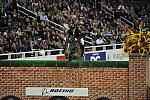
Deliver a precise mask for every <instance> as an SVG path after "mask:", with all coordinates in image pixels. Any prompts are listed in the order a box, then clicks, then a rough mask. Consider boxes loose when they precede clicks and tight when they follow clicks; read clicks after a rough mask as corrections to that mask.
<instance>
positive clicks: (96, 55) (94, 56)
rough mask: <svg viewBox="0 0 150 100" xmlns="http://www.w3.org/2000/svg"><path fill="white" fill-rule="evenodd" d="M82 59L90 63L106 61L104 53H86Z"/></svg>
mask: <svg viewBox="0 0 150 100" xmlns="http://www.w3.org/2000/svg"><path fill="white" fill-rule="evenodd" d="M84 57H85V58H84V59H85V60H90V61H98V60H106V52H92V53H86V54H85V55H84Z"/></svg>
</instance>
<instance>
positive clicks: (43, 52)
mask: <svg viewBox="0 0 150 100" xmlns="http://www.w3.org/2000/svg"><path fill="white" fill-rule="evenodd" d="M63 51H64V50H63V49H55V50H40V51H31V52H18V53H6V54H0V59H1V60H3V59H18V58H27V57H28V58H30V57H39V56H48V55H61V54H63Z"/></svg>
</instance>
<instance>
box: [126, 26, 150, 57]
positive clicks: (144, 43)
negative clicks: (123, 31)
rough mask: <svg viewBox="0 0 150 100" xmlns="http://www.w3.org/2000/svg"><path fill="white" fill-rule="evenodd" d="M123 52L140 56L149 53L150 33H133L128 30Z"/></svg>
mask: <svg viewBox="0 0 150 100" xmlns="http://www.w3.org/2000/svg"><path fill="white" fill-rule="evenodd" d="M123 50H124V51H125V52H126V53H128V54H131V53H140V54H142V55H144V54H149V53H150V31H144V30H142V29H141V28H140V31H139V32H137V33H134V32H133V31H131V30H129V31H128V35H127V37H126V38H125V40H124V48H123Z"/></svg>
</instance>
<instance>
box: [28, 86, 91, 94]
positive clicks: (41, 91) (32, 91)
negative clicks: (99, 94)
mask: <svg viewBox="0 0 150 100" xmlns="http://www.w3.org/2000/svg"><path fill="white" fill-rule="evenodd" d="M26 95H27V96H88V88H48V87H26Z"/></svg>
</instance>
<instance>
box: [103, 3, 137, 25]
mask: <svg viewBox="0 0 150 100" xmlns="http://www.w3.org/2000/svg"><path fill="white" fill-rule="evenodd" d="M101 8H102V10H104V11H105V12H107V13H108V14H109V15H111V16H112V17H113V18H114V17H115V12H114V11H113V10H111V9H109V8H108V7H107V6H106V5H104V4H103V5H102V4H101ZM120 20H121V23H124V24H127V25H129V26H130V27H134V23H133V22H131V21H129V20H128V19H126V18H124V17H122V16H120Z"/></svg>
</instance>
